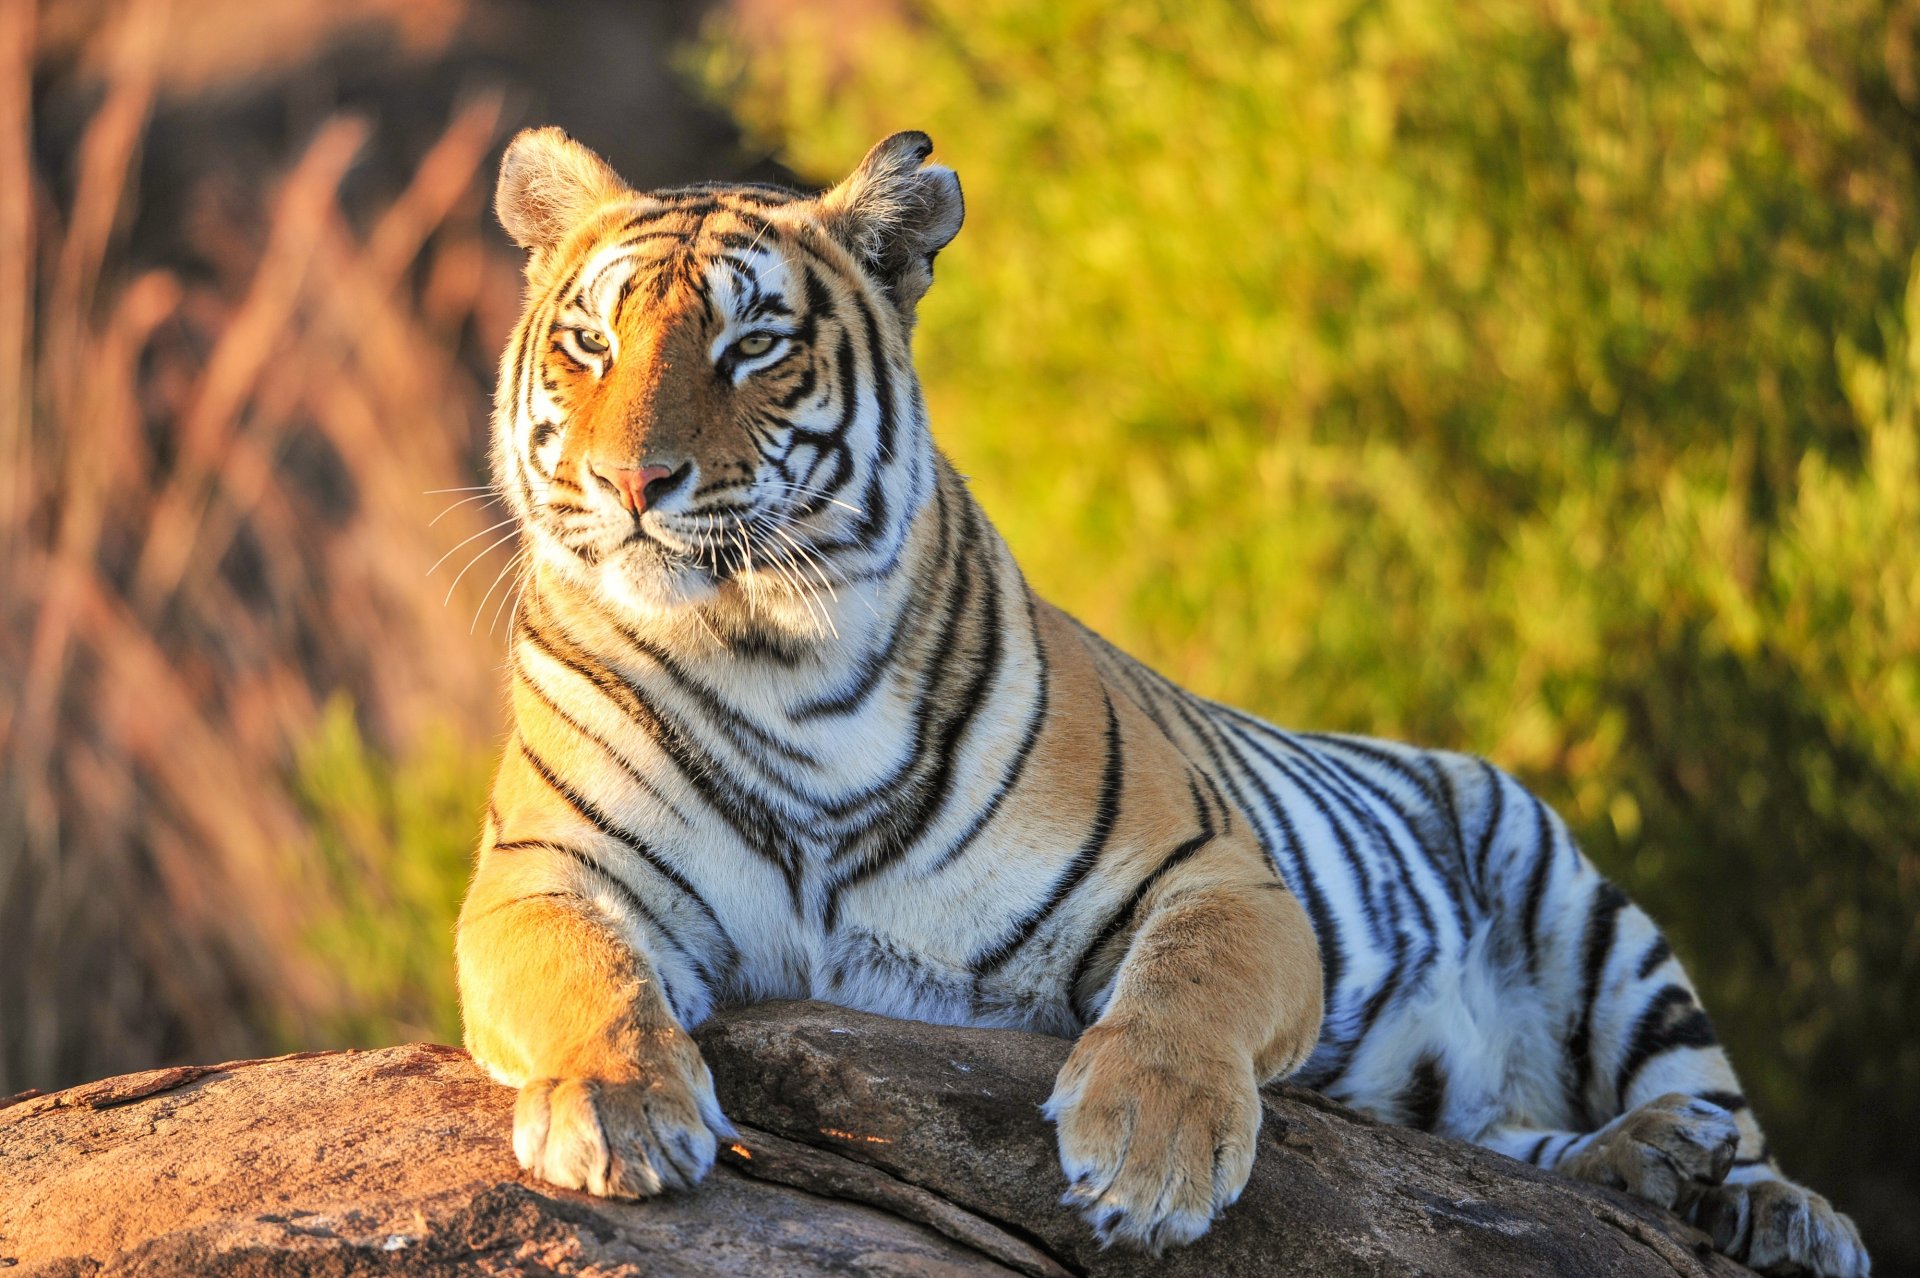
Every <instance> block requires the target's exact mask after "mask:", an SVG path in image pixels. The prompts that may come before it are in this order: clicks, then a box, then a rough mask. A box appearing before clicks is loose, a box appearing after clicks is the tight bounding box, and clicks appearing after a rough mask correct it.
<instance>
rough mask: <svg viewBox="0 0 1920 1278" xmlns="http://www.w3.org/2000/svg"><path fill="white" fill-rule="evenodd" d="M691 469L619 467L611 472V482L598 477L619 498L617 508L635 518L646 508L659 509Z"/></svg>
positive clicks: (688, 467)
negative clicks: (621, 508)
mask: <svg viewBox="0 0 1920 1278" xmlns="http://www.w3.org/2000/svg"><path fill="white" fill-rule="evenodd" d="M691 469H692V466H691V465H686V466H681V467H680V468H679V469H677V470H676V469H674V468H672V467H668V466H660V465H647V466H634V467H622V468H620V469H617V470H615V471H614V472H613V474H612V476H611V478H609V477H608V476H607V475H605V474H600V477H601V478H602V479H603V480H606V482H607V483H608V484H610V485H611V486H612V488H613V490H614V491H615V492H617V493H619V494H620V504H621V505H623V506H625V507H626V508H627V509H628V510H630V511H632V512H633V513H634V514H635V515H641V514H644V513H645V512H646V509H647V507H649V506H657V505H659V504H660V501H661V499H662V498H664V497H666V496H667V495H668V494H670V493H671V492H673V490H674V489H676V488H678V487H679V486H680V482H681V481H682V480H683V479H685V478H686V477H687V472H688V471H689V470H691ZM596 473H600V472H598V471H596Z"/></svg>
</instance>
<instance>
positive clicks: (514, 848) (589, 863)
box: [492, 737, 714, 986]
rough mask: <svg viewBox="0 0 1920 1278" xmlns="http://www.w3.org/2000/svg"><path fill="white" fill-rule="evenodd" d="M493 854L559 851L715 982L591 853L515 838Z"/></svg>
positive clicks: (698, 959) (708, 980) (659, 976)
mask: <svg viewBox="0 0 1920 1278" xmlns="http://www.w3.org/2000/svg"><path fill="white" fill-rule="evenodd" d="M515 740H516V741H518V743H519V745H520V749H521V753H523V754H526V755H527V757H528V759H529V760H531V759H532V757H533V756H532V755H531V753H529V752H528V751H527V747H526V742H525V741H524V740H522V739H520V738H517V737H516V738H515ZM535 766H536V767H537V766H538V765H537V764H536V765H535ZM492 851H494V852H533V851H540V852H555V853H558V854H560V855H562V856H565V857H568V858H569V859H571V860H572V861H574V862H575V863H577V864H578V865H579V866H580V867H581V868H582V869H584V870H586V871H587V872H588V873H589V874H591V875H593V876H594V878H595V879H598V880H601V881H604V882H605V883H607V884H608V885H609V886H610V887H612V888H613V890H614V892H615V893H617V894H618V895H619V897H620V899H621V900H622V901H624V902H625V903H626V905H627V906H628V908H630V909H631V910H632V911H633V912H634V913H635V914H637V915H639V916H640V918H641V920H642V921H643V922H644V923H645V924H646V925H647V927H648V928H650V929H651V930H652V931H653V932H654V933H655V934H656V935H658V936H659V937H660V939H661V940H663V941H665V942H666V943H667V944H668V945H670V946H672V947H673V948H674V949H675V950H676V951H678V952H679V954H680V956H681V957H682V958H684V959H685V960H686V961H687V962H688V963H689V964H690V965H691V966H692V968H693V970H694V973H695V975H696V976H697V977H698V978H699V979H700V980H701V981H703V982H705V983H706V984H707V985H709V986H711V985H712V984H713V983H714V972H713V969H712V968H711V967H710V966H709V965H708V964H707V962H706V960H705V958H704V957H703V956H702V955H699V954H696V953H695V952H694V951H693V950H692V949H691V948H689V947H688V945H687V943H686V942H685V941H684V940H682V939H681V937H680V935H679V934H678V933H677V932H675V931H674V930H673V929H672V928H670V927H668V926H667V925H666V924H665V923H664V922H662V921H661V918H660V916H659V915H658V914H655V913H654V912H653V910H652V909H651V908H650V907H649V906H648V905H647V903H646V902H645V901H644V900H642V899H641V897H640V894H639V893H638V892H637V891H635V890H634V889H633V887H632V885H630V884H629V883H628V882H627V881H626V880H625V879H623V878H621V877H620V876H619V875H617V874H615V873H614V872H613V871H612V870H609V869H608V868H607V867H606V866H604V865H602V864H600V862H599V861H598V860H596V859H595V858H594V857H593V856H591V855H589V854H588V853H586V852H583V851H581V850H580V849H579V848H576V847H570V846H568V845H567V844H565V843H554V842H552V841H550V840H547V839H514V840H510V841H508V842H505V843H496V844H494V845H493V848H492ZM581 904H583V905H586V904H588V902H586V901H584V900H583V901H582V902H581ZM654 976H655V978H656V979H657V980H659V981H660V982H661V983H662V984H663V985H664V984H665V982H666V975H665V974H664V973H660V972H656V973H654Z"/></svg>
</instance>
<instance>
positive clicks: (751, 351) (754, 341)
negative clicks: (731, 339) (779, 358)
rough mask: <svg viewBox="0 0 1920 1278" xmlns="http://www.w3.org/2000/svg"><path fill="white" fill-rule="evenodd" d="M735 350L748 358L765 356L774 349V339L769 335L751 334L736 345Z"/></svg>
mask: <svg viewBox="0 0 1920 1278" xmlns="http://www.w3.org/2000/svg"><path fill="white" fill-rule="evenodd" d="M734 349H735V350H737V351H739V352H740V353H741V354H742V355H745V356H747V357H748V358H752V357H753V356H755V355H765V354H766V353H767V352H768V351H770V350H772V349H773V337H772V335H771V334H768V333H749V334H748V335H747V336H745V337H743V338H741V339H740V340H739V341H738V342H737V343H735V345H734Z"/></svg>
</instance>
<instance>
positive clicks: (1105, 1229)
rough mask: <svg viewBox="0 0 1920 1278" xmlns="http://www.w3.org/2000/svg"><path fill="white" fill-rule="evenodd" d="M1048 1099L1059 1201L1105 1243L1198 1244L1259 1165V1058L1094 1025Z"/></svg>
mask: <svg viewBox="0 0 1920 1278" xmlns="http://www.w3.org/2000/svg"><path fill="white" fill-rule="evenodd" d="M1043 1109H1044V1112H1045V1113H1046V1115H1047V1117H1049V1118H1051V1119H1053V1120H1054V1122H1055V1124H1056V1126H1057V1129H1058V1132H1059V1140H1060V1165H1061V1169H1062V1170H1063V1171H1065V1173H1066V1176H1067V1185H1068V1187H1067V1192H1066V1194H1065V1195H1064V1196H1063V1197H1062V1198H1061V1201H1062V1202H1064V1203H1066V1204H1067V1205H1068V1206H1070V1207H1075V1208H1078V1209H1079V1211H1080V1213H1081V1215H1083V1216H1085V1217H1086V1219H1087V1223H1088V1224H1090V1225H1092V1226H1093V1230H1094V1233H1095V1235H1096V1236H1097V1237H1098V1238H1099V1239H1100V1242H1101V1244H1102V1245H1110V1244H1112V1243H1114V1242H1121V1243H1125V1244H1128V1245H1130V1246H1134V1247H1139V1248H1143V1249H1145V1250H1148V1251H1151V1252H1154V1253H1155V1254H1158V1253H1159V1252H1160V1251H1161V1250H1162V1249H1163V1248H1164V1247H1166V1245H1167V1244H1169V1243H1176V1244H1177V1243H1188V1242H1192V1241H1193V1240H1194V1239H1196V1238H1198V1237H1199V1236H1200V1235H1201V1234H1203V1233H1205V1232H1206V1231H1207V1227H1208V1226H1209V1225H1210V1224H1212V1223H1213V1220H1214V1218H1215V1217H1216V1216H1218V1215H1219V1214H1220V1212H1221V1211H1223V1210H1225V1209H1226V1208H1227V1207H1228V1206H1230V1205H1232V1204H1233V1203H1234V1202H1235V1201H1236V1200H1237V1199H1238V1198H1239V1197H1240V1191H1241V1190H1242V1189H1244V1188H1245V1187H1246V1184H1247V1176H1248V1174H1249V1173H1250V1172H1251V1171H1252V1169H1253V1153H1254V1142H1255V1140H1256V1138H1257V1137H1258V1135H1259V1131H1260V1094H1259V1090H1258V1088H1257V1087H1256V1085H1255V1082H1254V1077H1253V1062H1252V1061H1251V1060H1245V1059H1242V1060H1234V1059H1232V1058H1231V1057H1228V1056H1220V1057H1210V1056H1207V1055H1204V1054H1199V1053H1195V1052H1193V1051H1192V1050H1191V1049H1190V1048H1189V1049H1188V1050H1187V1051H1185V1052H1183V1051H1182V1050H1181V1048H1180V1045H1178V1044H1159V1043H1154V1042H1151V1041H1147V1035H1146V1034H1144V1033H1140V1032H1134V1031H1129V1030H1127V1029H1124V1028H1117V1027H1112V1026H1103V1025H1095V1026H1093V1027H1092V1028H1091V1029H1089V1030H1087V1032H1086V1033H1085V1034H1083V1035H1081V1037H1080V1041H1079V1043H1077V1044H1076V1045H1075V1047H1074V1049H1073V1054H1072V1055H1071V1056H1069V1057H1068V1058H1067V1063H1066V1065H1065V1067H1064V1068H1062V1069H1061V1071H1060V1077H1059V1080H1058V1081H1057V1082H1056V1084H1055V1085H1054V1089H1053V1095H1052V1096H1050V1097H1049V1098H1048V1099H1047V1102H1046V1104H1045V1106H1043Z"/></svg>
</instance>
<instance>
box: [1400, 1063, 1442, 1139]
mask: <svg viewBox="0 0 1920 1278" xmlns="http://www.w3.org/2000/svg"><path fill="white" fill-rule="evenodd" d="M1446 1105H1447V1072H1446V1070H1444V1069H1442V1068H1441V1066H1440V1062H1439V1060H1438V1059H1436V1058H1435V1057H1433V1056H1431V1055H1427V1056H1422V1057H1421V1058H1420V1060H1419V1062H1418V1063H1417V1064H1415V1065H1414V1067H1413V1078H1412V1079H1411V1080H1409V1081H1408V1083H1407V1086H1406V1089H1405V1090H1404V1091H1402V1092H1401V1093H1400V1099H1399V1101H1398V1108H1399V1111H1400V1113H1402V1114H1404V1115H1405V1116H1406V1125H1407V1126H1408V1127H1413V1128H1417V1129H1418V1130H1420V1131H1423V1132H1430V1131H1432V1130H1433V1129H1434V1128H1436V1127H1438V1126H1439V1125H1440V1114H1441V1112H1442V1111H1443V1110H1444V1109H1445V1108H1446Z"/></svg>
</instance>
